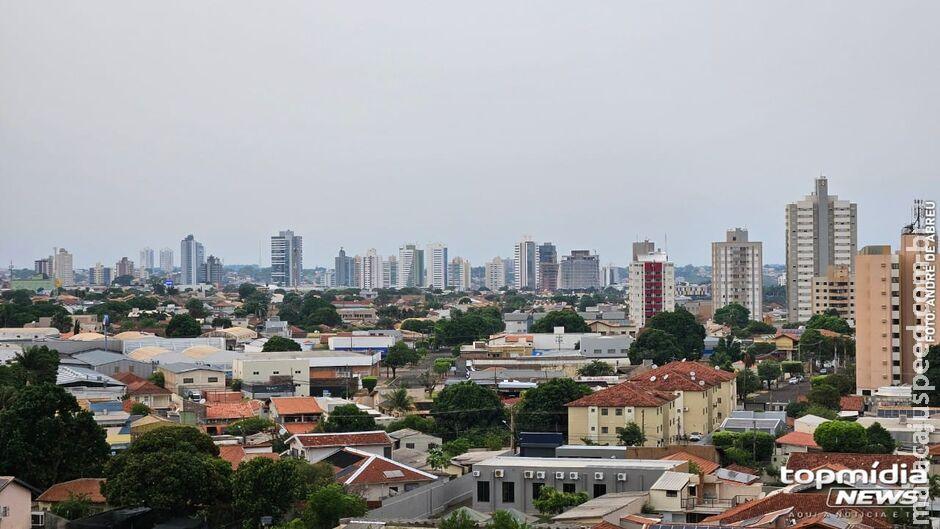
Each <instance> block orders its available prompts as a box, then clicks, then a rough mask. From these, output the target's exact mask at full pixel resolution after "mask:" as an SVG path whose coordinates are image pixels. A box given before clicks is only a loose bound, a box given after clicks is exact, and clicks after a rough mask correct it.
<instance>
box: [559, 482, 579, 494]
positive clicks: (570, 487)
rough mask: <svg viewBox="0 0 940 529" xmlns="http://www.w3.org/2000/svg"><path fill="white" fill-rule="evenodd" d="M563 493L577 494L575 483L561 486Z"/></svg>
mask: <svg viewBox="0 0 940 529" xmlns="http://www.w3.org/2000/svg"><path fill="white" fill-rule="evenodd" d="M561 491H562V492H564V493H567V494H574V493H575V492H577V491H576V490H575V487H574V483H564V484H562V486H561Z"/></svg>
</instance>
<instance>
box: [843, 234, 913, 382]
mask: <svg viewBox="0 0 940 529" xmlns="http://www.w3.org/2000/svg"><path fill="white" fill-rule="evenodd" d="M900 278H901V270H900V266H899V256H898V255H897V254H894V253H892V252H891V246H884V245H882V246H866V247H864V248H862V250H861V251H860V252H859V253H858V255H857V256H856V257H855V315H854V318H855V325H856V330H855V379H856V382H855V383H856V388H857V391H858V392H859V393H860V394H862V395H871V394H872V392H873V391H875V390H877V389H878V388H879V387H881V386H893V385H898V384H900V383H901V321H900V320H901V314H900V312H901V283H900Z"/></svg>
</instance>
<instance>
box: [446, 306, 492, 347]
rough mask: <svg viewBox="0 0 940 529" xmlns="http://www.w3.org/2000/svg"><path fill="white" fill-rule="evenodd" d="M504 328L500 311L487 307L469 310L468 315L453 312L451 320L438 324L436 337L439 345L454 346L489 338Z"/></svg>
mask: <svg viewBox="0 0 940 529" xmlns="http://www.w3.org/2000/svg"><path fill="white" fill-rule="evenodd" d="M504 328H505V325H504V324H503V316H502V313H500V311H499V309H497V308H494V307H485V308H480V309H469V310H467V312H466V313H463V312H460V311H451V314H450V319H446V320H440V321H438V322H437V325H436V327H435V331H434V336H435V339H436V341H437V344H438V345H442V346H453V345H460V344H467V343H471V342H473V341H474V340H482V339H484V338H488V337H489V336H490V335H491V334H496V333H498V332H500V331H502V330H503V329H504Z"/></svg>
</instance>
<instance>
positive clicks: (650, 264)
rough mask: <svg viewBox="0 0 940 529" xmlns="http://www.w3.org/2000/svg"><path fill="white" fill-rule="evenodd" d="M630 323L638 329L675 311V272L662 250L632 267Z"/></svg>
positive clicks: (639, 256) (643, 258)
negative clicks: (664, 313) (661, 313)
mask: <svg viewBox="0 0 940 529" xmlns="http://www.w3.org/2000/svg"><path fill="white" fill-rule="evenodd" d="M629 296H630V297H629V310H630V323H632V324H634V325H636V326H637V327H643V326H645V325H646V321H647V320H648V319H650V318H652V317H653V316H655V315H657V314H659V313H660V312H667V311H673V310H675V309H676V268H675V265H674V264H673V263H671V262H670V261H669V258H668V257H667V256H666V253H665V252H663V251H662V250H659V251H655V252H652V253H648V254H646V255H638V256H637V260H636V261H634V262H632V263H630V294H629Z"/></svg>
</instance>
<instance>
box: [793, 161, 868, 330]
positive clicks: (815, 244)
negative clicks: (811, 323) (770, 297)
mask: <svg viewBox="0 0 940 529" xmlns="http://www.w3.org/2000/svg"><path fill="white" fill-rule="evenodd" d="M786 230H787V307H788V320H789V321H791V322H805V321H807V320H809V319H810V317H812V315H813V300H812V288H813V278H814V277H819V276H823V275H825V274H826V271H827V270H828V269H829V266H830V265H846V266H848V267H849V271H850V273H854V271H855V254H856V250H857V244H858V224H857V206H856V204H855V203H854V202H849V201H848V200H839V197H838V196H836V195H830V194H829V183H828V181H827V180H826V177H824V176H823V177H820V178H817V179H816V188H815V191H814V192H813V193H812V194H811V195H807V196H805V197H804V198H802V199H801V200H799V201H797V202H794V203H791V204H788V205H787V209H786Z"/></svg>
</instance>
